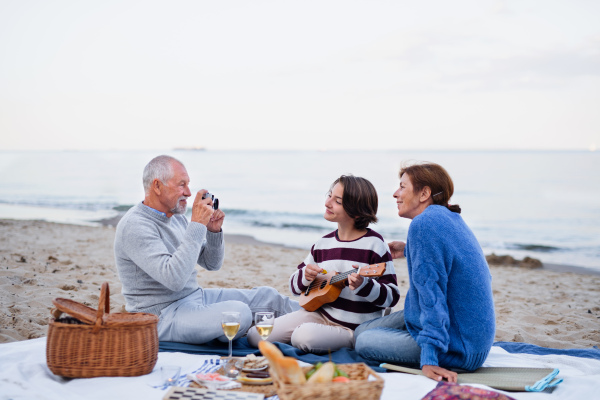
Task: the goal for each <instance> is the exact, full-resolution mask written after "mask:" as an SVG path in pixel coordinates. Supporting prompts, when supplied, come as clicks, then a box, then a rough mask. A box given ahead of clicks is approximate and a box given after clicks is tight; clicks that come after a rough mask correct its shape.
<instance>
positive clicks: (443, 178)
mask: <svg viewBox="0 0 600 400" xmlns="http://www.w3.org/2000/svg"><path fill="white" fill-rule="evenodd" d="M404 174H408V176H409V178H410V182H411V183H412V185H413V190H414V191H415V192H418V191H420V190H422V189H423V188H424V187H429V189H430V190H431V198H432V200H433V204H437V205H440V206H444V207H447V208H448V209H449V210H450V211H452V212H455V213H459V214H460V211H461V210H460V206H459V205H458V204H452V205H451V204H448V201H450V198H451V197H452V195H453V194H454V183H453V182H452V178H450V174H448V172H447V171H446V170H445V169H444V168H443V167H442V166H441V165H438V164H435V163H421V164H412V165H405V166H403V167H402V168H401V169H400V174H399V177H400V178H402V175H404Z"/></svg>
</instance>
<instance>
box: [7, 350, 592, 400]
mask: <svg viewBox="0 0 600 400" xmlns="http://www.w3.org/2000/svg"><path fill="white" fill-rule="evenodd" d="M211 358H216V357H215V356H204V355H192V354H183V353H167V352H161V353H159V355H158V362H157V364H156V367H155V370H157V369H158V368H159V367H160V366H161V365H179V366H181V373H182V374H187V373H190V372H193V371H195V370H196V369H198V368H199V367H200V365H201V364H202V363H203V362H204V361H205V360H207V359H211ZM484 366H485V367H532V368H558V369H560V374H559V375H558V377H559V378H563V379H564V381H563V382H562V383H561V384H560V385H558V387H557V388H556V389H555V390H554V391H553V392H552V393H551V394H548V393H521V392H519V393H515V392H512V393H508V392H503V393H506V394H507V395H509V396H511V397H514V398H516V399H524V400H534V399H546V400H551V399H567V400H569V399H572V400H580V399H586V400H587V399H600V387H599V386H600V361H599V360H593V359H587V358H580V357H572V356H563V355H545V356H539V355H529V354H510V353H508V352H506V351H505V350H503V349H501V348H499V347H493V348H492V351H491V354H490V355H489V357H488V359H487V360H486V362H485V364H484ZM156 375H157V374H155V373H152V374H149V375H145V376H139V377H132V378H91V379H72V380H64V379H62V378H60V377H56V376H54V375H53V374H52V373H51V372H50V370H49V369H48V367H47V366H46V338H39V339H32V340H26V341H22V342H13V343H5V344H0V399H2V400H17V399H40V400H41V399H48V400H70V399H98V400H120V399H123V400H131V399H145V400H152V399H156V400H159V399H162V398H163V396H164V395H165V394H166V390H161V389H157V388H154V387H153V385H156V384H157V382H156ZM381 376H382V377H383V378H384V379H385V387H384V389H383V394H382V396H381V399H382V400H396V399H402V400H413V399H414V400H418V399H421V398H422V397H423V396H424V395H425V394H427V392H429V391H430V390H432V389H433V388H434V387H435V386H436V382H434V381H432V380H430V379H427V378H425V377H422V376H415V375H408V374H402V373H385V374H381ZM474 386H479V387H483V388H486V387H485V386H481V385H474ZM487 389H489V388H487Z"/></svg>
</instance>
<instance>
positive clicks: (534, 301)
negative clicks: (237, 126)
mask: <svg viewBox="0 0 600 400" xmlns="http://www.w3.org/2000/svg"><path fill="white" fill-rule="evenodd" d="M114 236H115V230H114V227H111V226H105V227H87V226H78V225H65V224H57V223H49V222H43V221H20V220H0V288H1V290H0V307H1V312H0V343H6V342H12V341H20V340H26V339H33V338H38V337H42V336H45V335H46V333H47V328H48V319H49V317H50V309H51V307H52V300H53V299H55V298H57V297H64V298H71V299H74V300H76V301H78V302H81V303H83V304H86V305H88V306H91V307H97V304H98V296H99V293H100V292H99V291H100V285H101V284H102V282H108V283H109V285H110V291H111V296H110V304H111V310H112V312H122V311H124V299H123V296H122V295H121V284H120V282H119V278H118V275H117V272H116V268H115V263H114V258H113V241H114ZM306 254H307V251H306V250H301V249H292V248H286V247H281V246H276V245H269V244H265V243H261V242H258V241H255V240H253V239H252V238H249V237H245V236H238V235H226V251H225V263H224V265H223V267H222V268H221V270H220V271H216V272H208V271H204V270H201V268H200V267H198V269H200V272H199V275H198V279H199V282H200V284H201V285H202V286H204V287H237V288H252V287H255V286H262V285H267V286H272V287H274V288H276V289H277V290H279V291H280V292H281V293H284V294H286V295H291V293H290V292H289V289H288V287H287V284H288V278H289V276H290V274H291V273H292V271H294V269H295V268H296V266H297V265H298V264H299V263H300V262H302V260H303V259H304V257H305V256H306ZM395 267H396V272H397V275H398V283H399V285H400V290H401V294H402V296H403V297H402V299H401V301H400V304H399V305H398V306H396V307H395V309H401V308H402V304H403V303H404V295H405V294H406V291H407V289H408V276H407V271H406V262H405V260H396V261H395ZM490 269H491V272H492V276H493V291H494V301H495V305H496V321H497V330H496V340H497V341H515V342H526V343H532V344H536V345H539V346H544V347H553V348H559V349H566V348H590V347H592V346H598V345H599V344H600V276H599V275H594V274H585V273H581V271H578V272H577V273H576V272H561V268H560V267H557V266H552V270H550V269H546V268H541V269H527V268H523V267H518V266H513V265H491V266H490Z"/></svg>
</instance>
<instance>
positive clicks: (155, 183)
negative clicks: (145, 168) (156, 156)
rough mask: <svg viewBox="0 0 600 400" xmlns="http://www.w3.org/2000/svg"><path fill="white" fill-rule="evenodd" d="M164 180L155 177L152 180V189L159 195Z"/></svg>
mask: <svg viewBox="0 0 600 400" xmlns="http://www.w3.org/2000/svg"><path fill="white" fill-rule="evenodd" d="M161 185H162V182H161V181H160V179H155V180H153V181H152V188H151V190H152V191H153V192H154V194H156V195H157V196H160V191H161V187H160V186H161Z"/></svg>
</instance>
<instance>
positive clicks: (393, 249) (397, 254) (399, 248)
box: [388, 241, 406, 259]
mask: <svg viewBox="0 0 600 400" xmlns="http://www.w3.org/2000/svg"><path fill="white" fill-rule="evenodd" d="M388 247H389V248H390V253H392V258H393V259H396V258H402V257H404V247H406V243H404V242H400V241H398V242H389V243H388Z"/></svg>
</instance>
